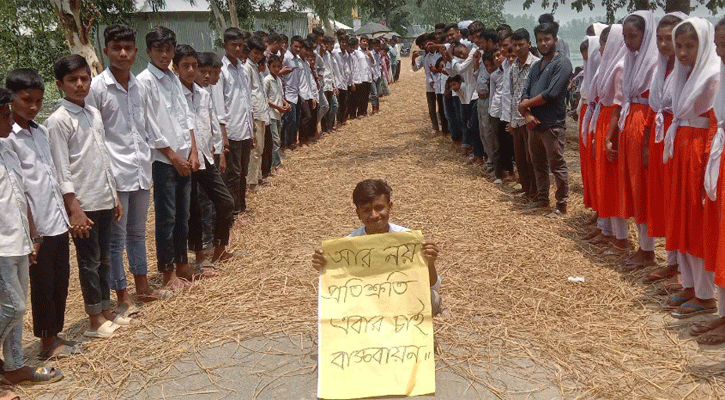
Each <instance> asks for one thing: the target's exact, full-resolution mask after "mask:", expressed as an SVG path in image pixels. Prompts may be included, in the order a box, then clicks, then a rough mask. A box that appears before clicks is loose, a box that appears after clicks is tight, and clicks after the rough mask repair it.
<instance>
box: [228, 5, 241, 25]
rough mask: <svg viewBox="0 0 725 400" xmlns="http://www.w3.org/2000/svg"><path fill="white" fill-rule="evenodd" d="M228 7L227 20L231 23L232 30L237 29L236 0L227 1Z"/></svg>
mask: <svg viewBox="0 0 725 400" xmlns="http://www.w3.org/2000/svg"><path fill="white" fill-rule="evenodd" d="M227 5H228V6H229V19H231V20H232V21H231V22H232V27H233V28H239V18H238V17H237V2H236V0H227Z"/></svg>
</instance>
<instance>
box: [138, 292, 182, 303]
mask: <svg viewBox="0 0 725 400" xmlns="http://www.w3.org/2000/svg"><path fill="white" fill-rule="evenodd" d="M173 296H174V292H173V291H172V290H166V289H156V290H154V291H153V292H152V293H151V294H140V295H138V299H139V301H142V302H144V303H149V302H152V301H156V300H167V299H170V298H172V297H173Z"/></svg>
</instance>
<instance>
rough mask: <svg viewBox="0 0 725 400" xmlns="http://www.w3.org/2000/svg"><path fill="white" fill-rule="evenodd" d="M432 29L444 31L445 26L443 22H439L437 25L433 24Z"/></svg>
mask: <svg viewBox="0 0 725 400" xmlns="http://www.w3.org/2000/svg"><path fill="white" fill-rule="evenodd" d="M433 29H435V30H438V29H446V24H445V23H443V22H439V23H437V24H435V27H434V28H433Z"/></svg>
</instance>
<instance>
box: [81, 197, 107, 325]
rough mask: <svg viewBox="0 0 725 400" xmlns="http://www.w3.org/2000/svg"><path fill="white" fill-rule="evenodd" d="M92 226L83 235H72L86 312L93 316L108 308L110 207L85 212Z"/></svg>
mask: <svg viewBox="0 0 725 400" xmlns="http://www.w3.org/2000/svg"><path fill="white" fill-rule="evenodd" d="M86 216H87V217H88V218H89V219H90V220H91V221H93V226H92V227H91V230H90V232H89V236H88V237H87V238H86V237H74V238H73V243H75V245H76V258H77V259H78V277H79V278H80V281H81V292H83V303H84V307H85V311H86V314H88V315H96V314H100V313H101V312H103V311H106V310H109V309H110V307H111V289H110V288H109V284H108V281H109V279H110V273H111V224H112V223H113V210H101V211H86Z"/></svg>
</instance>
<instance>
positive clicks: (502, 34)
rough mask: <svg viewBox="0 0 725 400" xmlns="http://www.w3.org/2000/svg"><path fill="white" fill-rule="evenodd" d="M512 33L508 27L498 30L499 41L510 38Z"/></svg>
mask: <svg viewBox="0 0 725 400" xmlns="http://www.w3.org/2000/svg"><path fill="white" fill-rule="evenodd" d="M511 35H512V33H511V30H509V29H502V30H500V31H498V41H499V42H501V41H503V40H506V39H508V38H510V37H511Z"/></svg>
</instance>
